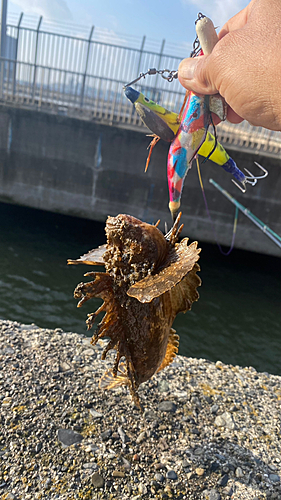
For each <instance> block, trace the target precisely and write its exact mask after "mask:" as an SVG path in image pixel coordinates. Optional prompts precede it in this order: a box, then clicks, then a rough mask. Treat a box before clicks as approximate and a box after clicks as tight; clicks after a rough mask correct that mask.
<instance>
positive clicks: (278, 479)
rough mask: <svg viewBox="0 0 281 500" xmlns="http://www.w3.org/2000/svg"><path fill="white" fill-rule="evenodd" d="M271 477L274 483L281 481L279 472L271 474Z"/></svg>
mask: <svg viewBox="0 0 281 500" xmlns="http://www.w3.org/2000/svg"><path fill="white" fill-rule="evenodd" d="M269 479H270V481H272V482H273V483H279V482H280V476H279V475H278V474H269Z"/></svg>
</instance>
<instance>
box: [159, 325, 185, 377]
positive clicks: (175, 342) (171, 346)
mask: <svg viewBox="0 0 281 500" xmlns="http://www.w3.org/2000/svg"><path fill="white" fill-rule="evenodd" d="M178 347H179V336H178V335H177V334H176V330H174V329H173V328H171V330H170V333H169V340H168V345H167V350H166V354H165V358H164V359H163V361H162V363H161V365H160V366H159V368H158V370H157V372H156V373H158V372H160V371H161V370H163V369H164V368H166V366H168V365H169V364H170V363H172V361H173V360H174V359H175V357H176V355H177V353H178Z"/></svg>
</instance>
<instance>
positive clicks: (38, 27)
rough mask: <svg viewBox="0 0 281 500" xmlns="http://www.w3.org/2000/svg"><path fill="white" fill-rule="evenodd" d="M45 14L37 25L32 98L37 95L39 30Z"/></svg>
mask: <svg viewBox="0 0 281 500" xmlns="http://www.w3.org/2000/svg"><path fill="white" fill-rule="evenodd" d="M42 19H43V16H40V18H39V22H38V25H37V33H36V42H35V55H34V76H33V90H32V100H33V101H34V97H35V85H36V71H37V53H38V41H39V30H40V26H41V23H42Z"/></svg>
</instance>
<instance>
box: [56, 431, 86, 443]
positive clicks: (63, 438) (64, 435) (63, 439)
mask: <svg viewBox="0 0 281 500" xmlns="http://www.w3.org/2000/svg"><path fill="white" fill-rule="evenodd" d="M57 436H58V440H59V442H60V443H61V444H62V445H64V446H71V445H72V444H75V443H81V441H83V436H82V435H81V434H79V433H78V432H75V431H73V430H72V429H58V432H57Z"/></svg>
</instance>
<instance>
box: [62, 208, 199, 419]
mask: <svg viewBox="0 0 281 500" xmlns="http://www.w3.org/2000/svg"><path fill="white" fill-rule="evenodd" d="M179 222H180V214H179V217H178V218H177V221H176V222H175V224H174V226H173V228H172V229H171V230H170V231H169V233H167V234H166V235H165V236H164V234H163V233H162V232H161V231H160V230H159V229H158V228H157V224H156V225H155V226H153V225H150V224H147V223H145V222H142V221H140V220H138V219H136V218H135V217H132V216H130V215H126V214H120V215H118V216H116V217H108V219H107V221H106V228H105V232H106V236H107V244H105V245H102V246H101V247H99V248H97V249H94V250H91V251H90V252H88V253H87V254H85V255H83V256H82V257H80V258H79V259H77V260H69V261H68V264H88V265H94V266H95V265H104V266H105V272H89V273H86V275H85V276H90V277H92V278H93V281H89V282H88V283H80V284H79V285H77V287H76V289H75V291H74V297H75V298H77V299H79V303H78V307H80V306H81V305H82V304H84V303H85V302H86V301H87V300H89V299H91V298H92V297H99V298H101V299H103V301H104V302H103V304H102V305H101V306H100V307H99V309H98V310H97V311H95V312H94V313H92V314H88V319H87V321H86V323H87V325H88V329H90V328H91V327H92V326H93V324H94V321H95V319H96V317H97V315H98V313H100V312H102V311H103V312H105V315H104V317H103V319H102V321H101V322H100V324H99V325H98V329H97V330H96V332H95V334H94V336H93V339H92V341H91V342H92V344H93V345H95V344H96V343H97V341H98V340H99V339H101V338H103V337H109V338H110V340H109V343H108V344H107V346H106V348H105V350H104V352H103V354H102V359H105V357H106V354H107V352H108V351H109V350H110V349H115V350H116V351H117V354H116V360H115V363H114V365H113V368H112V369H110V370H108V371H107V372H106V373H105V374H104V375H103V377H102V378H101V380H100V384H99V386H100V388H101V389H112V388H114V387H118V386H120V385H125V386H127V387H128V388H129V390H130V392H131V395H132V398H133V400H134V402H135V404H136V405H137V406H138V407H139V408H140V409H141V410H142V406H141V403H140V401H139V397H138V394H137V389H138V387H139V386H140V384H142V383H143V382H145V381H146V380H149V379H150V378H151V377H152V376H153V375H154V373H156V372H159V371H161V370H162V369H163V368H165V367H166V366H168V365H169V364H170V363H171V362H172V361H173V359H174V358H175V356H176V354H177V352H178V345H179V342H178V340H179V337H178V335H176V332H175V330H173V328H172V324H173V321H174V319H175V317H176V316H177V314H178V313H179V312H186V311H188V310H190V309H191V305H192V303H193V302H194V301H197V300H198V298H199V294H198V292H197V287H198V286H200V284H201V279H200V278H199V276H198V275H197V271H199V270H200V267H199V265H198V264H197V261H198V259H199V253H200V249H199V248H197V241H196V242H193V243H191V244H190V245H188V238H184V239H183V240H181V242H180V243H177V241H178V238H179V234H180V232H181V230H182V228H183V225H182V226H180V227H179ZM122 357H124V359H125V362H122V361H121V358H122ZM120 361H121V362H120Z"/></svg>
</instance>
